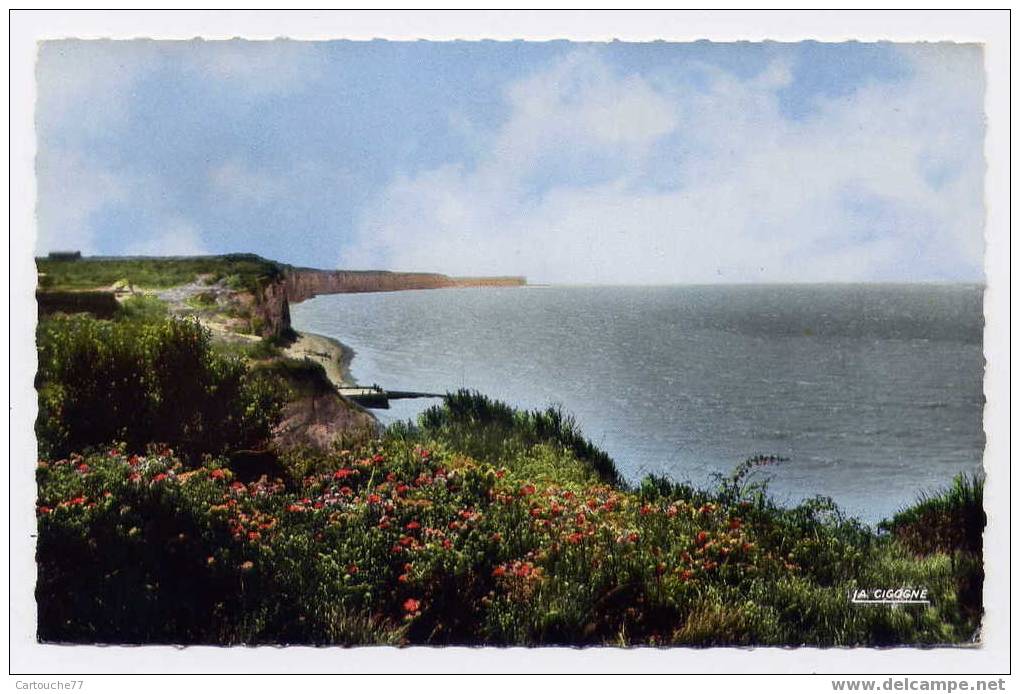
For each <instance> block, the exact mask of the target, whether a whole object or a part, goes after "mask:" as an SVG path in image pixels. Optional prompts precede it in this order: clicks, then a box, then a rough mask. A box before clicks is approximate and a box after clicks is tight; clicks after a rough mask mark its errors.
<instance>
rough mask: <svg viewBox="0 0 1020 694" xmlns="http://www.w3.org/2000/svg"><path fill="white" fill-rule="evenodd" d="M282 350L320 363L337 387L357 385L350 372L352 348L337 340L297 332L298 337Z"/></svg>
mask: <svg viewBox="0 0 1020 694" xmlns="http://www.w3.org/2000/svg"><path fill="white" fill-rule="evenodd" d="M284 352H285V353H286V354H287V356H288V357H293V358H294V359H311V360H313V361H317V362H319V363H320V364H322V366H323V367H324V368H325V369H326V375H327V376H328V377H329V380H330V381H332V382H333V385H335V386H336V387H337V388H343V387H350V386H354V385H357V384H356V383H355V382H354V379H353V378H351V372H350V365H351V360H352V359H354V350H353V349H351V348H350V347H348V346H347V345H345V344H343V343H342V342H339V341H338V340H334V339H333V338H331V337H326V336H324V335H315V334H314V333H298V339H297V340H295V341H294V343H293V344H292V345H290V346H289V347H287V349H285V350H284Z"/></svg>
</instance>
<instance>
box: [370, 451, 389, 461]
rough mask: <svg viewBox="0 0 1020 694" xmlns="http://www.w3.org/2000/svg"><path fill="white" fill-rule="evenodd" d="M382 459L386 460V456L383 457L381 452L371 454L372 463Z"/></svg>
mask: <svg viewBox="0 0 1020 694" xmlns="http://www.w3.org/2000/svg"><path fill="white" fill-rule="evenodd" d="M384 460H386V458H384V457H383V456H382V454H381V453H376V454H375V455H373V456H372V462H373V463H381V462H382V461H384Z"/></svg>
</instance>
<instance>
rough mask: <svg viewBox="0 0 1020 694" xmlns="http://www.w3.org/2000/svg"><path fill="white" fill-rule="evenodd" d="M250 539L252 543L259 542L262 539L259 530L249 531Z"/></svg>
mask: <svg viewBox="0 0 1020 694" xmlns="http://www.w3.org/2000/svg"><path fill="white" fill-rule="evenodd" d="M248 539H249V540H250V541H252V542H257V541H258V540H260V539H262V535H260V534H259V532H258V531H257V530H249V531H248Z"/></svg>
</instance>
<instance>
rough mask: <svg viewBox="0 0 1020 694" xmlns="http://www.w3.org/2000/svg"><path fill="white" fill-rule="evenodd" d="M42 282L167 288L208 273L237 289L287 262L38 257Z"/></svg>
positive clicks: (45, 285) (65, 286)
mask: <svg viewBox="0 0 1020 694" xmlns="http://www.w3.org/2000/svg"><path fill="white" fill-rule="evenodd" d="M36 266H37V267H38V269H39V272H40V273H41V277H40V280H39V285H40V288H41V289H45V290H75V289H95V288H99V287H109V286H112V285H114V284H115V283H117V282H121V281H126V282H127V283H128V284H130V285H132V286H134V287H137V288H147V289H164V288H167V287H174V286H177V285H181V284H187V283H189V282H193V281H195V279H196V278H197V277H199V276H200V275H209V276H211V277H212V279H213V281H217V280H220V279H226V280H227V281H228V283H229V284H231V285H232V286H233V287H234V288H236V289H247V290H254V289H256V288H257V287H258V286H259V285H260V283H266V282H271V281H273V280H276V279H279V278H280V277H281V276H282V275H283V272H284V269H285V266H284V265H281V264H280V263H277V262H274V261H272V260H266V259H265V258H262V257H260V256H257V255H254V254H250V253H236V254H229V255H217V256H195V257H179V258H174V257H168V258H150V257H115V256H111V257H86V258H81V259H78V260H52V259H48V258H37V259H36Z"/></svg>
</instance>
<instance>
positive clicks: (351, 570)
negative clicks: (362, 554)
mask: <svg viewBox="0 0 1020 694" xmlns="http://www.w3.org/2000/svg"><path fill="white" fill-rule="evenodd" d="M347 573H349V574H351V575H352V576H353V575H354V574H356V573H358V565H357V564H351V565H350V566H348V567H347Z"/></svg>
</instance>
